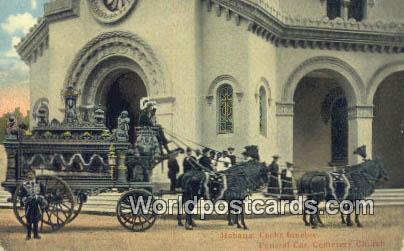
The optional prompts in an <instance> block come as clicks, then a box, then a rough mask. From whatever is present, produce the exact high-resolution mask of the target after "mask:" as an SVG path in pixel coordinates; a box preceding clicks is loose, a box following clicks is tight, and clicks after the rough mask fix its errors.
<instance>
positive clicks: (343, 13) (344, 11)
mask: <svg viewBox="0 0 404 251" xmlns="http://www.w3.org/2000/svg"><path fill="white" fill-rule="evenodd" d="M350 4H351V0H342V8H341V18H342V19H344V20H348V10H349V5H350Z"/></svg>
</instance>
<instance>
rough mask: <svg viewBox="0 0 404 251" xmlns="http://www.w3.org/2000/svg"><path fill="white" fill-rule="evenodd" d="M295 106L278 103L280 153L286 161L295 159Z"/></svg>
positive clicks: (278, 143)
mask: <svg viewBox="0 0 404 251" xmlns="http://www.w3.org/2000/svg"><path fill="white" fill-rule="evenodd" d="M293 106H294V103H276V120H277V145H278V153H279V155H280V156H281V157H282V159H283V160H284V161H290V162H292V161H293Z"/></svg>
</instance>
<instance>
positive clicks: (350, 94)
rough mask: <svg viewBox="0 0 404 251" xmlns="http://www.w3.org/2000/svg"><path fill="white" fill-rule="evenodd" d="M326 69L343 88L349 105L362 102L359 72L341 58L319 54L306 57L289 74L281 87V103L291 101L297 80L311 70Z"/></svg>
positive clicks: (363, 86)
mask: <svg viewBox="0 0 404 251" xmlns="http://www.w3.org/2000/svg"><path fill="white" fill-rule="evenodd" d="M319 70H321V71H327V73H328V74H330V75H332V77H333V78H334V79H337V80H338V82H339V83H340V84H341V86H342V88H343V89H344V91H345V93H346V96H347V101H348V104H349V106H353V105H355V104H361V103H363V100H364V99H365V85H364V83H363V80H362V79H361V77H360V76H359V74H358V73H357V72H356V71H355V69H354V68H353V67H352V66H350V65H349V64H348V63H346V62H344V61H342V60H341V59H338V58H335V57H328V56H319V57H313V58H310V59H307V60H306V61H304V62H303V63H301V64H300V65H299V66H298V67H296V69H295V70H294V71H293V72H292V73H291V74H290V76H289V78H288V79H287V81H286V83H285V84H284V86H283V88H282V96H281V102H282V103H293V97H294V94H295V91H296V88H297V86H298V84H299V82H300V81H301V80H302V79H303V78H304V77H305V76H307V75H308V74H309V73H311V72H315V71H319Z"/></svg>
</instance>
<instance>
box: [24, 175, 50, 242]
mask: <svg viewBox="0 0 404 251" xmlns="http://www.w3.org/2000/svg"><path fill="white" fill-rule="evenodd" d="M44 193H45V187H44V186H43V185H42V184H41V183H39V182H37V180H36V177H35V172H34V171H32V170H31V171H29V172H28V173H27V176H26V180H25V181H24V182H23V183H22V193H21V195H22V202H23V203H24V206H25V217H26V219H27V237H26V240H30V239H31V233H32V232H33V233H34V239H41V237H40V236H39V234H38V223H39V221H40V220H41V218H42V208H43V207H45V206H46V204H47V201H46V200H45V198H44V196H43V194H44Z"/></svg>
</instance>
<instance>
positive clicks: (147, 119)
mask: <svg viewBox="0 0 404 251" xmlns="http://www.w3.org/2000/svg"><path fill="white" fill-rule="evenodd" d="M152 109H153V103H151V102H148V103H146V107H145V108H144V109H143V110H142V112H141V113H140V116H139V126H150V127H151V126H153V123H152V121H151V110H152Z"/></svg>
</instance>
